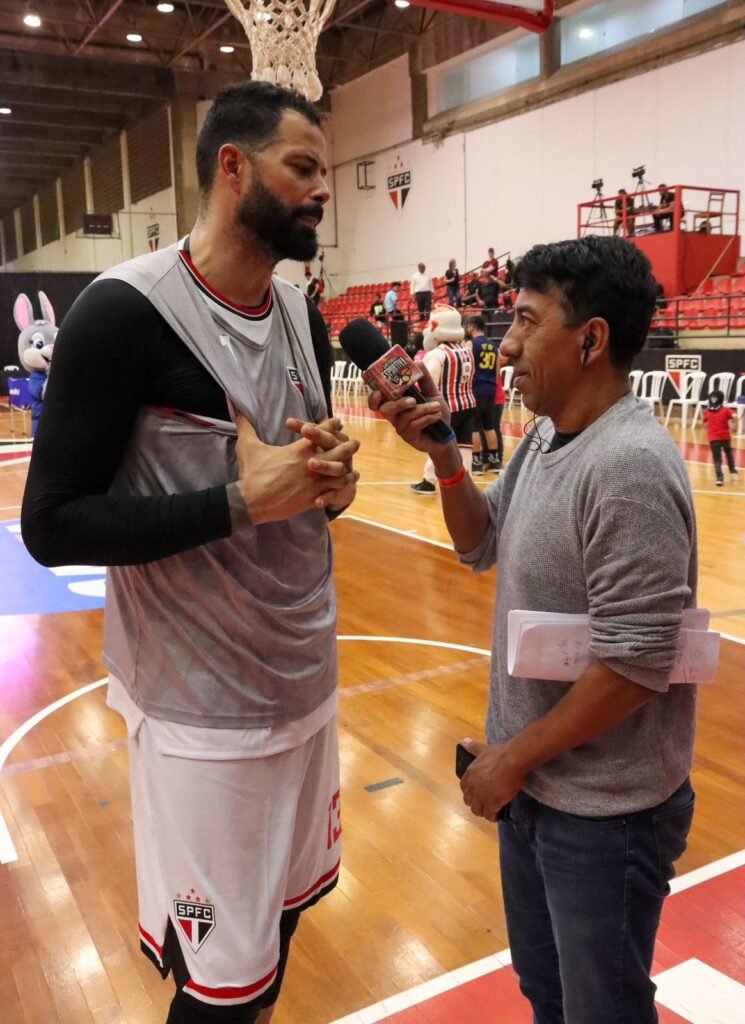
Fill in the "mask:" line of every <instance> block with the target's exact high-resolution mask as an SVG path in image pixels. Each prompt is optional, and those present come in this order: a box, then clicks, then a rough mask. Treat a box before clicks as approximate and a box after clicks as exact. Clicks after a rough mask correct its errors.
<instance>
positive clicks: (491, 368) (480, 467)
mask: <svg viewBox="0 0 745 1024" xmlns="http://www.w3.org/2000/svg"><path fill="white" fill-rule="evenodd" d="M463 326H464V329H465V332H466V338H469V339H470V340H471V344H472V346H473V361H474V373H473V395H474V398H475V399H476V412H475V415H474V424H473V469H472V472H473V475H474V476H476V475H477V474H479V473H488V472H490V471H493V472H497V471H498V470H500V469H501V468H502V458H503V456H504V441H503V440H502V431H501V430H500V421H501V419H502V410H503V409H504V390H503V389H502V392H501V399H502V401H501V403H499V404H498V403H497V401H496V399H497V398H498V397H499V396H498V395H497V389H498V387H500V388H501V383H502V382H501V378H500V376H499V369H500V367H499V362H500V360H499V343H498V342H496V341H492V339H491V338H487V337H486V322H485V320H484V318H483V316H478V315H477V316H469V317H468V319H467V320H466V322H465V324H464V325H463ZM482 437H483V438H484V440H483V442H482V440H481V439H482Z"/></svg>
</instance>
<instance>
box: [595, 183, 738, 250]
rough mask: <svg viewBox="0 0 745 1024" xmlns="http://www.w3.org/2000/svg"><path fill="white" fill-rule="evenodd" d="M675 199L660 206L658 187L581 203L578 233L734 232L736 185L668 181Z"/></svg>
mask: <svg viewBox="0 0 745 1024" xmlns="http://www.w3.org/2000/svg"><path fill="white" fill-rule="evenodd" d="M666 188H667V191H668V192H672V193H673V196H674V199H673V203H672V205H671V206H668V207H660V205H659V202H660V195H659V189H656V188H654V189H637V191H635V192H629V193H627V194H625V195H620V194H619V195H615V196H608V197H603V198H600V199H593V200H591V201H590V202H587V203H580V204H579V205H578V207H577V237H578V238H582V237H583V236H584V235H592V234H601V235H602V234H606V235H607V234H614V235H620V237H622V238H634V237H635V236H639V235H651V234H658V233H661V232H663V231H670V230H672V231H699V232H701V233H706V234H713V235H737V233H738V226H739V224H740V193H739V192H738V191H737V190H736V189H727V188H702V187H700V186H699V185H668V186H666Z"/></svg>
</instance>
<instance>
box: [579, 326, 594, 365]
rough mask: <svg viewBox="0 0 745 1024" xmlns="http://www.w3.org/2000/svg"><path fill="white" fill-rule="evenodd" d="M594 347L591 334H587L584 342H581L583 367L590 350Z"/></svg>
mask: <svg viewBox="0 0 745 1024" xmlns="http://www.w3.org/2000/svg"><path fill="white" fill-rule="evenodd" d="M594 347H595V339H594V338H593V336H592V335H591V334H588V335H587V337H586V338H585V340H584V341H583V342H582V365H583V366H584V365H585V363H586V362H587V359H588V357H589V355H590V349H591V348H594Z"/></svg>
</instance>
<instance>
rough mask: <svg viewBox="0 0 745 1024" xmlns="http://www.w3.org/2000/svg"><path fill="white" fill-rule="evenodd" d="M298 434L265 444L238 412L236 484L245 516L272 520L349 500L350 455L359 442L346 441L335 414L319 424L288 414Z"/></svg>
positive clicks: (354, 475)
mask: <svg viewBox="0 0 745 1024" xmlns="http://www.w3.org/2000/svg"><path fill="white" fill-rule="evenodd" d="M286 422H287V427H288V428H289V429H290V430H292V431H293V432H294V433H296V434H298V435H299V438H298V440H297V441H294V442H293V443H292V444H288V445H270V444H265V443H264V442H263V441H261V440H260V439H259V437H258V436H257V434H256V431H255V430H254V428H253V426H252V424H251V423H249V421H248V420H247V419H246V418H245V416H240V415H239V416H238V417H237V419H236V427H237V429H238V440H237V443H236V456H237V459H238V485H239V487H240V490H241V494H242V495H243V499H244V501H245V502H246V505H247V507H248V511H249V514H250V516H251V521H252V522H253V523H254V524H256V525H259V524H260V523H272V522H278V521H280V520H283V519H290V518H292V517H293V516H296V515H300V513H302V512H307V511H308V510H309V509H312V508H317V509H330V510H331V511H338V510H339V509H342V508H345V507H346V506H347V505H349V504H350V502H352V501H353V500H354V496H355V491H356V485H357V481H358V480H359V473H358V472H357V471H356V470H355V469H354V466H353V464H352V460H353V458H354V455H355V454H356V452H357V450H358V449H359V446H360V443H359V441H354V440H350V438H349V437H347V435H346V434H345V433H344V432H343V427H342V423H341V421H340V420H338V419H337V418H336V417H335V416H332V417H330V418H328V419H325V420H322V421H321V422H320V423H307V422H305V421H303V420H299V419H295V418H291V419H288V420H287V421H286Z"/></svg>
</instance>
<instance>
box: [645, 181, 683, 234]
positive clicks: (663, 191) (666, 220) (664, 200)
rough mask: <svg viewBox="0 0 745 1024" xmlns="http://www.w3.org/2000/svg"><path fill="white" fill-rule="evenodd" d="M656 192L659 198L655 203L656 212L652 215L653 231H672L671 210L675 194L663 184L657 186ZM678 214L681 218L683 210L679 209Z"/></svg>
mask: <svg viewBox="0 0 745 1024" xmlns="http://www.w3.org/2000/svg"><path fill="white" fill-rule="evenodd" d="M657 191H658V193H659V196H660V198H659V202H658V203H657V212H656V213H653V214H652V220H653V221H654V229H655V231H672V230H673V217H674V216H675V214H674V210H673V207H674V206H675V192H674V191H673V190H672V189H670V188H668V187H667V185H665V184H664V182H663V183H662V184H661V185H658V186H657ZM663 211H664V212H663ZM680 213H681V216H682V215H683V214H684V213H685V210H683V209H681V211H680Z"/></svg>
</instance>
